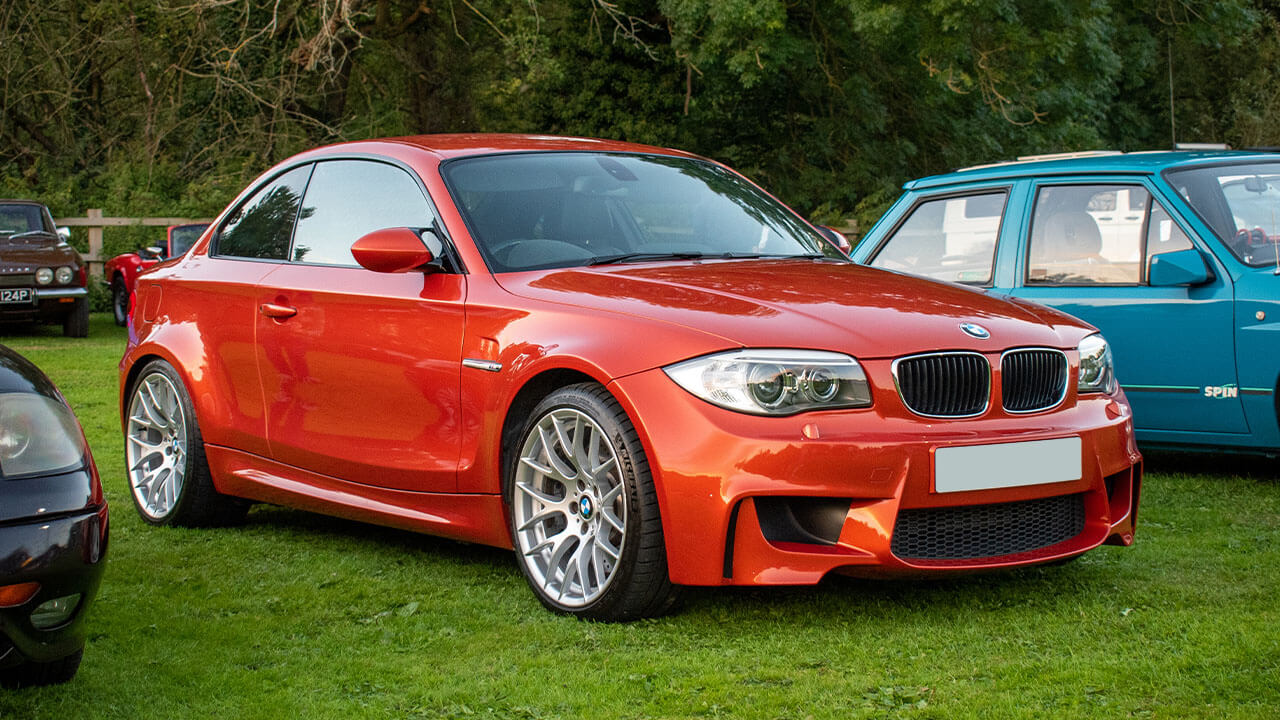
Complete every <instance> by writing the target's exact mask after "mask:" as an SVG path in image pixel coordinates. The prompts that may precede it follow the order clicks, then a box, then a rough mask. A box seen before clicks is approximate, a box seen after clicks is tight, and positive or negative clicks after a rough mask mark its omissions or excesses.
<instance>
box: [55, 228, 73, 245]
mask: <svg viewBox="0 0 1280 720" xmlns="http://www.w3.org/2000/svg"><path fill="white" fill-rule="evenodd" d="M54 230H56V231H57V233H58V237H60V238H62V242H71V228H68V227H60V228H54Z"/></svg>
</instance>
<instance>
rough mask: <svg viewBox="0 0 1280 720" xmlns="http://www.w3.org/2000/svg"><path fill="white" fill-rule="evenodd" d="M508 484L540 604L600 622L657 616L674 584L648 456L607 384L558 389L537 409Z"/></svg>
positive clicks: (514, 528) (515, 531)
mask: <svg viewBox="0 0 1280 720" xmlns="http://www.w3.org/2000/svg"><path fill="white" fill-rule="evenodd" d="M514 450H515V452H513V453H512V454H511V455H512V456H511V460H510V462H509V464H508V467H507V473H506V478H505V479H506V482H505V483H504V490H505V495H506V500H507V507H508V511H509V512H508V517H509V519H510V523H511V537H512V541H513V544H514V545H515V550H516V559H517V561H518V563H519V565H520V570H521V572H522V573H523V574H524V577H525V580H527V581H528V583H529V586H530V587H531V588H533V591H534V594H536V595H537V596H538V599H539V600H540V601H542V604H543V605H545V606H546V607H548V608H550V609H551V610H553V611H555V612H559V613H565V614H569V615H575V616H578V617H581V618H585V619H591V620H604V621H625V620H635V619H638V618H644V617H655V616H658V615H661V614H663V613H665V612H666V611H667V610H669V609H670V608H671V606H672V605H673V604H674V602H675V599H676V593H677V591H676V587H675V586H674V585H672V583H671V580H670V576H669V575H668V572H667V554H666V546H665V544H664V542H663V536H662V519H661V517H660V516H659V513H658V500H657V494H656V493H655V491H654V487H653V479H652V476H651V475H650V472H649V462H648V459H647V458H646V457H645V454H644V449H643V448H642V447H641V445H640V440H639V437H638V435H637V434H636V430H635V427H634V426H633V425H632V424H631V421H630V419H628V418H627V415H626V413H625V412H624V411H623V410H622V408H621V406H619V405H618V402H617V400H615V399H614V398H613V396H612V395H610V394H609V393H608V391H606V390H605V389H604V388H602V387H600V386H599V385H596V384H593V383H583V384H579V385H571V386H569V387H565V388H561V389H560V390H557V391H555V392H553V393H552V394H551V395H549V396H547V397H546V398H545V399H544V400H543V401H542V402H541V403H539V404H538V405H537V407H535V408H534V410H533V412H532V413H531V414H530V419H529V421H528V423H527V424H526V425H525V427H524V429H523V431H522V433H521V435H520V440H519V445H518V446H517V447H516V448H514Z"/></svg>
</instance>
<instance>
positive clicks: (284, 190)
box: [217, 165, 311, 260]
mask: <svg viewBox="0 0 1280 720" xmlns="http://www.w3.org/2000/svg"><path fill="white" fill-rule="evenodd" d="M310 174H311V166H310V165H304V166H303V167H300V168H294V169H293V170H290V171H289V172H287V173H285V174H284V175H281V176H280V177H278V178H276V179H275V181H274V182H271V183H269V184H268V185H267V186H266V187H264V188H262V189H261V190H259V191H258V192H256V193H254V194H253V196H252V197H250V198H249V199H248V200H246V201H245V202H244V204H243V205H241V206H240V207H239V208H238V209H237V210H236V211H235V212H233V213H232V214H231V216H230V217H229V218H227V220H226V222H225V223H223V225H222V230H221V232H220V233H219V236H218V252H217V254H218V255H230V256H232V257H244V258H262V259H267V260H284V259H285V258H286V257H288V255H289V239H290V237H292V235H293V222H294V219H295V218H296V217H297V216H298V207H299V205H301V201H302V193H303V191H304V190H305V189H306V187H307V176H308V175H310Z"/></svg>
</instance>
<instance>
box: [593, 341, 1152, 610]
mask: <svg viewBox="0 0 1280 720" xmlns="http://www.w3.org/2000/svg"><path fill="white" fill-rule="evenodd" d="M864 365H867V366H868V370H869V372H870V373H872V374H875V368H874V367H873V366H872V365H869V364H866V363H864ZM885 372H887V368H885ZM872 385H873V388H876V389H875V390H874V393H875V395H874V406H873V407H871V408H867V409H862V410H840V411H827V412H810V413H802V414H799V415H795V416H791V417H783V418H770V417H756V416H751V415H744V414H741V413H735V412H731V411H728V410H723V409H720V408H717V407H715V406H712V405H710V404H708V403H706V402H703V401H702V400H699V399H697V398H695V397H693V396H692V395H690V394H688V393H686V392H685V391H684V390H682V389H680V388H679V387H678V386H676V385H675V383H673V382H672V381H671V380H670V379H668V378H667V377H666V375H665V374H663V373H662V372H661V371H660V370H655V371H650V372H646V373H640V374H637V375H633V376H629V377H625V378H621V379H619V380H617V381H615V382H614V383H612V384H611V385H610V389H611V390H612V391H613V393H614V394H615V396H617V397H618V398H619V399H620V401H621V402H622V403H623V405H624V406H625V407H626V409H627V411H628V414H629V415H630V416H631V418H632V419H633V420H635V421H636V425H637V430H638V431H639V433H640V436H641V440H642V442H643V443H644V446H645V451H646V453H647V454H648V457H649V466H650V468H651V470H652V474H653V480H654V484H655V489H656V490H657V493H658V500H659V505H660V508H661V513H662V522H663V532H664V537H665V540H666V546H667V558H668V568H669V571H670V575H671V580H672V581H673V582H675V583H679V584H685V585H774V584H786V585H795V584H811V583H816V582H818V581H819V580H821V579H822V577H823V576H825V575H826V574H828V573H831V572H837V571H838V572H842V573H849V574H859V575H919V574H929V573H946V572H958V571H972V570H979V569H989V568H999V567H1012V566H1018V565H1030V564H1037V563H1044V562H1051V561H1054V560H1058V559H1063V558H1069V557H1072V556H1075V555H1078V554H1080V553H1083V552H1085V551H1086V550H1089V549H1092V548H1094V547H1097V546H1098V545H1100V544H1103V543H1104V542H1106V543H1110V544H1120V545H1128V544H1130V543H1131V542H1132V541H1133V531H1134V522H1135V517H1136V512H1137V507H1138V497H1139V491H1140V486H1141V476H1142V465H1141V460H1142V458H1141V455H1140V454H1139V453H1138V450H1137V446H1136V445H1135V443H1134V437H1133V426H1132V420H1131V416H1130V412H1129V408H1128V405H1127V403H1126V402H1125V401H1124V399H1123V396H1122V395H1117V396H1115V397H1107V396H1101V395H1087V396H1081V397H1077V396H1076V393H1075V391H1074V388H1072V389H1071V390H1070V391H1069V392H1068V396H1067V398H1066V399H1065V400H1064V401H1063V403H1062V404H1061V405H1060V406H1059V408H1058V409H1054V410H1050V411H1046V412H1042V413H1037V414H1034V415H1007V414H1004V413H1003V412H1002V411H999V410H994V411H990V412H988V413H987V414H985V415H983V416H982V417H979V418H973V419H963V420H938V419H929V418H923V417H917V416H914V415H911V414H910V413H909V412H907V411H906V410H905V408H903V407H902V405H901V402H900V401H899V400H898V397H897V394H896V392H894V391H893V390H892V383H891V382H889V383H887V387H888V388H890V389H889V390H887V391H886V390H884V389H883V388H884V387H886V383H884V382H881V383H879V384H877V383H876V378H875V377H872ZM1064 437H1079V438H1080V440H1081V452H1082V458H1081V460H1082V464H1081V469H1082V473H1081V477H1080V479H1078V480H1072V481H1067V482H1056V483H1051V484H1035V485H1021V486H1017V487H1006V488H1000V489H991V490H971V491H964V492H948V493H939V492H936V491H935V489H934V484H933V480H934V453H935V451H936V450H937V449H938V448H939V447H947V446H965V445H983V444H990V443H1005V442H1022V441H1031V440H1046V439H1054V438H1064ZM1027 475H1028V478H1029V480H1030V479H1034V477H1035V468H1034V467H1029V468H1027ZM1046 503H1048V504H1051V505H1052V504H1055V503H1057V504H1059V505H1061V504H1062V503H1066V504H1068V505H1070V506H1071V507H1072V508H1073V512H1074V513H1075V515H1076V516H1078V517H1079V518H1080V520H1079V522H1078V524H1077V525H1076V526H1075V527H1073V528H1070V529H1069V531H1068V532H1066V533H1065V534H1062V533H1059V534H1058V535H1054V534H1053V532H1054V531H1052V530H1048V531H1043V530H1042V528H1040V527H1039V523H1038V521H1037V520H1036V516H1035V513H1040V514H1041V515H1043V514H1044V512H1045V509H1044V508H1045V506H1046ZM973 508H977V510H973ZM1024 508H1025V509H1026V512H1024V511H1023V509H1024ZM906 511H912V512H911V513H909V515H910V516H911V518H912V520H913V522H914V524H915V525H916V526H920V525H921V524H922V523H921V521H923V525H924V526H925V527H926V528H929V529H928V530H927V531H928V532H933V530H932V528H933V527H934V526H935V525H937V526H944V525H946V524H947V523H948V522H949V523H951V526H952V530H951V533H952V537H951V539H956V538H959V539H960V540H962V541H963V540H966V538H965V535H966V533H967V525H966V523H969V524H972V525H973V526H974V531H975V532H979V531H985V532H987V533H988V534H989V535H990V534H994V535H995V536H996V537H997V540H998V539H999V535H1000V527H1001V524H1003V523H1006V522H1009V521H1010V519H1013V520H1024V522H1023V524H1024V525H1027V526H1028V527H1029V530H1028V528H1023V530H1027V531H1028V532H1030V534H1031V540H1030V541H1029V545H1028V542H1022V543H1021V544H1018V543H1014V544H1012V545H1007V546H1002V545H1001V543H1000V542H996V543H995V544H994V545H991V544H988V545H987V547H995V548H1000V547H1007V548H1008V551H1005V550H1000V549H997V550H993V551H989V552H988V551H984V550H977V551H976V552H977V553H978V554H977V555H965V553H964V551H961V555H964V556H963V557H943V558H938V557H910V556H907V557H903V556H901V555H900V554H899V553H895V552H894V546H895V543H894V539H895V538H894V535H895V528H896V527H897V526H898V525H899V522H900V518H903V517H907V516H908V513H906ZM1052 512H1056V511H1052ZM935 516H936V517H935ZM977 516H981V517H977ZM957 518H958V522H959V526H958V527H959V529H958V530H957V529H956V527H957ZM984 523H985V525H986V528H985V530H983V524H984ZM904 527H905V526H904ZM903 532H906V531H905V530H904V531H903ZM942 532H943V533H944V534H945V533H946V531H945V530H944V531H942ZM1045 532H1047V533H1048V534H1045ZM1037 537H1040V538H1043V539H1044V542H1042V543H1040V544H1037V542H1036V539H1037ZM898 539H899V541H900V542H899V546H898V549H899V552H901V553H902V554H903V555H909V553H907V552H903V548H904V547H906V546H909V545H911V543H909V542H908V543H903V542H901V541H902V540H903V538H902V537H899V538H898ZM943 540H944V541H948V539H947V538H943ZM1046 543H1047V544H1046ZM926 544H927V543H926ZM981 546H982V545H981V543H979V545H977V546H975V547H981ZM990 552H994V553H996V554H990ZM930 554H931V552H927V553H925V555H930ZM944 554H945V553H944Z"/></svg>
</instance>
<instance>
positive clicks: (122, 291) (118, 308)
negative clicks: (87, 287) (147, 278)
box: [111, 275, 129, 327]
mask: <svg viewBox="0 0 1280 720" xmlns="http://www.w3.org/2000/svg"><path fill="white" fill-rule="evenodd" d="M111 315H112V316H113V317H115V320H116V324H117V325H119V326H121V327H124V325H125V324H126V323H128V322H129V288H127V287H125V284H124V279H123V278H121V277H120V276H118V275H117V276H116V279H115V280H112V281H111Z"/></svg>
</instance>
